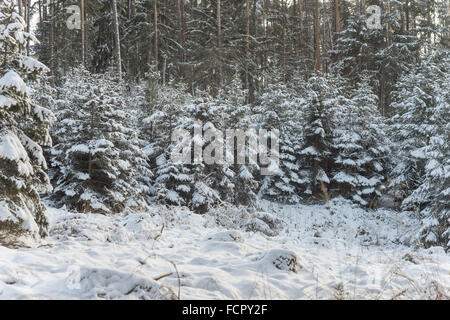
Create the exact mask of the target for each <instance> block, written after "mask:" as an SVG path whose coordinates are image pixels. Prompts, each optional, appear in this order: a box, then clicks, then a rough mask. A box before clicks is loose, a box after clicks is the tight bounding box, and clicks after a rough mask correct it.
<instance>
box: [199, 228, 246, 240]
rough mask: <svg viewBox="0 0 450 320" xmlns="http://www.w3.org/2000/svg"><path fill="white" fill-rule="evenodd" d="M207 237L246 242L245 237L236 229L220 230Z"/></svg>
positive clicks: (209, 238)
mask: <svg viewBox="0 0 450 320" xmlns="http://www.w3.org/2000/svg"><path fill="white" fill-rule="evenodd" d="M207 239H208V240H212V241H229V242H244V237H243V236H242V234H241V233H240V232H239V231H236V230H230V231H223V232H219V233H216V234H213V235H211V236H209V237H208V238H207Z"/></svg>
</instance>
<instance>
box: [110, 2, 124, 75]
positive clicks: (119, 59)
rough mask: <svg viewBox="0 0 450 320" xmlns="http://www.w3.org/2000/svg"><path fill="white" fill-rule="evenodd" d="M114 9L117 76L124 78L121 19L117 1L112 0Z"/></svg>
mask: <svg viewBox="0 0 450 320" xmlns="http://www.w3.org/2000/svg"><path fill="white" fill-rule="evenodd" d="M112 6H113V7H112V9H113V23H114V37H115V40H116V64H117V74H118V76H119V78H122V57H121V54H120V34H119V17H118V13H117V0H112Z"/></svg>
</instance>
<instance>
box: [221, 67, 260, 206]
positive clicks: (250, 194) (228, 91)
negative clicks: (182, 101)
mask: <svg viewBox="0 0 450 320" xmlns="http://www.w3.org/2000/svg"><path fill="white" fill-rule="evenodd" d="M223 96H224V98H223V99H224V102H225V105H226V106H225V110H224V113H223V114H224V116H223V121H224V126H225V128H226V129H229V130H236V131H234V133H238V132H239V131H237V130H241V132H240V133H241V134H245V135H246V137H247V138H246V139H248V141H250V140H251V139H256V138H257V136H256V130H257V129H258V127H257V126H256V121H255V117H254V110H252V107H251V105H250V104H248V103H247V97H248V89H244V85H243V83H242V81H241V80H240V79H239V75H238V74H237V73H236V74H235V75H234V77H233V80H232V81H231V83H230V84H229V85H228V86H227V88H225V90H224V92H223ZM226 139H227V140H229V139H230V137H229V135H227V137H226ZM231 142H232V141H231V140H230V141H228V143H231ZM256 153H257V150H255V149H254V146H252V145H251V144H250V143H248V144H247V145H246V146H245V149H243V150H238V146H237V145H234V148H231V146H230V149H226V156H229V157H230V158H231V159H233V161H234V162H233V164H231V163H229V165H228V167H227V171H226V175H225V176H224V179H226V180H225V181H226V182H224V184H228V185H229V187H232V188H233V192H232V193H231V194H232V199H233V200H232V203H233V204H235V205H244V206H250V207H252V206H254V205H255V204H256V201H257V190H258V188H259V182H260V181H259V180H258V174H259V173H258V171H259V170H260V166H259V165H258V162H257V161H254V159H253V158H252V157H251V155H252V154H256ZM238 157H244V159H245V160H244V161H241V162H243V163H238ZM228 169H229V170H228Z"/></svg>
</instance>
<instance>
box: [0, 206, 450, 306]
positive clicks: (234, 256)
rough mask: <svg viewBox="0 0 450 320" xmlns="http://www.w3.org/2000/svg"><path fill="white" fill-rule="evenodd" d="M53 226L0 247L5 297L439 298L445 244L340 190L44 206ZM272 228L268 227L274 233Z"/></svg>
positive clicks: (449, 269) (447, 259)
mask: <svg viewBox="0 0 450 320" xmlns="http://www.w3.org/2000/svg"><path fill="white" fill-rule="evenodd" d="M49 215H50V219H51V236H50V237H48V238H47V239H44V240H40V241H37V242H36V243H33V245H32V246H30V248H21V249H8V248H6V247H0V299H177V298H178V296H179V297H180V298H181V299H408V298H414V299H435V298H448V296H449V295H450V292H449V288H450V256H449V255H447V254H446V253H445V252H444V251H443V250H442V249H441V248H430V249H427V250H425V249H419V247H418V246H417V243H416V240H415V235H416V234H417V230H418V227H419V226H418V225H417V223H416V221H417V220H416V219H415V218H414V216H412V214H411V213H397V212H392V211H387V210H378V211H365V210H362V209H359V208H357V207H354V206H353V205H352V204H350V203H348V202H346V201H343V200H335V201H332V203H331V205H330V207H329V208H327V207H326V206H323V205H309V206H307V205H297V206H279V205H274V204H271V203H268V202H264V203H262V209H261V212H254V213H249V212H247V211H245V210H237V209H234V211H233V210H232V209H226V208H223V209H220V210H219V209H218V210H215V211H214V212H211V213H208V214H206V215H203V216H200V215H196V214H193V213H191V212H189V211H188V210H187V209H180V208H178V209H166V208H163V207H154V208H152V209H151V210H150V212H148V213H145V214H144V213H139V214H129V215H127V214H120V215H114V216H103V215H95V214H78V213H71V212H67V211H65V210H58V209H52V208H50V209H49ZM269 235H270V236H269Z"/></svg>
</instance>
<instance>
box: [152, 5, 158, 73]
mask: <svg viewBox="0 0 450 320" xmlns="http://www.w3.org/2000/svg"><path fill="white" fill-rule="evenodd" d="M157 2H158V0H154V1H153V6H154V7H153V11H154V23H155V45H154V47H155V66H156V70H158V59H159V57H158V51H159V50H158V3H157Z"/></svg>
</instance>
